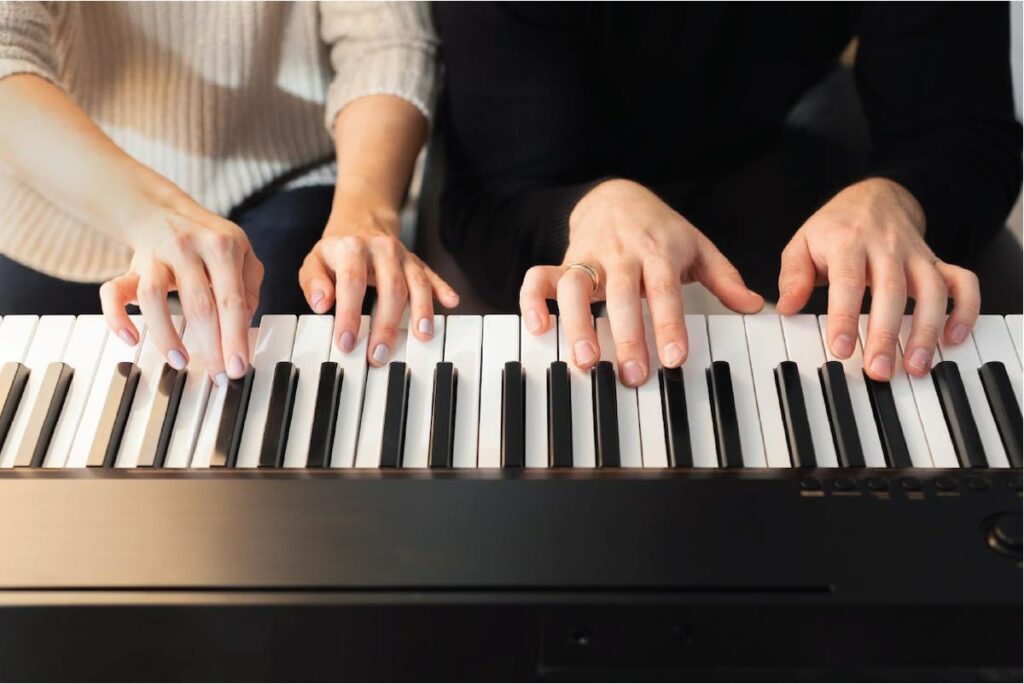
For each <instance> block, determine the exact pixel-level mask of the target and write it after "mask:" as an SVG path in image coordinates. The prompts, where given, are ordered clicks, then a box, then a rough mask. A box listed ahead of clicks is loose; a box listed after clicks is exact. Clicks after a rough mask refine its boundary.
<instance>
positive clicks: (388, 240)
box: [371, 235, 403, 258]
mask: <svg viewBox="0 0 1024 684" xmlns="http://www.w3.org/2000/svg"><path fill="white" fill-rule="evenodd" d="M371 245H372V247H373V250H374V251H375V252H377V253H378V254H381V255H383V256H385V257H388V258H397V257H398V256H399V255H400V254H401V253H402V249H403V248H402V243H401V242H399V240H398V238H396V237H393V236H391V235H378V236H376V237H373V238H371Z"/></svg>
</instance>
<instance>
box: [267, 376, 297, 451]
mask: <svg viewBox="0 0 1024 684" xmlns="http://www.w3.org/2000/svg"><path fill="white" fill-rule="evenodd" d="M298 383H299V369H298V368H296V367H295V364H293V363H291V362H290V361H278V362H277V363H276V364H274V377H273V379H272V380H271V382H270V405H269V406H268V407H267V422H266V424H265V425H264V426H263V442H262V444H261V446H260V462H259V467H260V468H280V467H281V466H283V465H284V450H285V447H286V446H287V445H288V428H289V427H291V424H292V407H293V406H294V405H295V387H296V385H298Z"/></svg>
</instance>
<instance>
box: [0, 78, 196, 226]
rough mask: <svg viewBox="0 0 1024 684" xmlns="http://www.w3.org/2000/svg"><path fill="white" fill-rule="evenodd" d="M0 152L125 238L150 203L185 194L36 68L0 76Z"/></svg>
mask: <svg viewBox="0 0 1024 684" xmlns="http://www.w3.org/2000/svg"><path fill="white" fill-rule="evenodd" d="M0 159H2V160H3V161H4V162H5V163H6V164H7V165H8V166H9V167H10V168H11V169H12V170H13V171H14V173H15V174H16V175H17V176H18V177H19V178H20V179H21V180H23V181H24V182H25V183H27V184H28V185H30V186H31V187H32V188H33V189H35V190H36V191H37V192H39V193H40V194H41V195H43V196H44V197H46V198H47V199H48V200H50V201H51V202H52V203H54V204H55V205H57V206H59V207H60V208H62V209H63V210H64V211H66V212H68V213H69V214H71V215H72V216H75V217H76V218H78V219H79V220H81V221H82V222H84V223H86V224H87V225H89V226H92V227H94V228H95V229H97V230H100V231H102V232H104V233H106V234H107V235H109V236H111V237H113V238H114V239H116V240H118V241H121V242H125V243H128V242H129V240H128V235H127V233H126V231H127V230H129V227H130V226H131V224H132V223H133V221H134V220H135V218H136V217H138V216H140V215H141V213H142V212H144V211H145V209H146V207H147V206H152V204H154V203H167V202H170V201H173V199H174V198H175V197H177V196H179V195H181V194H182V193H181V190H179V189H178V188H177V187H176V186H174V184H173V183H171V182H170V181H168V180H167V179H165V178H163V177H162V176H160V175H159V174H158V173H156V172H155V171H153V170H152V169H149V168H148V167H146V166H145V165H143V164H141V163H139V162H138V161H136V160H135V159H133V158H132V157H131V156H130V155H128V154H127V153H126V152H124V150H122V149H120V148H119V147H118V146H117V145H116V144H115V143H114V142H113V141H112V140H111V139H110V138H109V137H107V135H106V134H104V133H103V131H102V130H100V128H99V127H98V126H97V125H96V124H95V123H94V122H93V121H92V120H91V119H90V118H89V116H88V115H87V114H86V113H85V112H84V111H83V110H82V109H81V108H80V107H79V106H78V105H77V104H75V102H74V101H73V100H72V99H71V98H70V97H68V96H67V95H65V94H64V93H63V92H61V90H60V89H59V88H57V87H55V86H54V85H53V84H51V83H49V82H48V81H46V80H45V79H43V78H40V77H38V76H34V75H27V74H26V75H15V76H11V77H9V78H5V79H3V80H0Z"/></svg>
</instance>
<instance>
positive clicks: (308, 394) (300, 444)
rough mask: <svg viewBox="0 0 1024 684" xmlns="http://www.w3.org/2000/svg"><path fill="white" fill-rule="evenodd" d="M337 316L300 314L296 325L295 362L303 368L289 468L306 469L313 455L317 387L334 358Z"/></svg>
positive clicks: (294, 407)
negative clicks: (324, 367)
mask: <svg viewBox="0 0 1024 684" xmlns="http://www.w3.org/2000/svg"><path fill="white" fill-rule="evenodd" d="M333 334H334V316H318V315H316V314H307V315H305V316H299V322H298V325H296V326H295V346H294V347H293V348H292V359H291V360H292V364H294V365H295V368H296V369H297V370H298V371H299V380H298V382H297V383H296V385H295V403H294V404H292V421H291V424H290V427H289V428H288V446H287V447H285V451H284V467H285V468H305V467H306V460H307V459H308V458H309V438H310V433H311V432H312V431H313V413H314V411H315V410H316V390H317V387H318V386H319V384H320V366H321V365H323V363H324V362H325V361H327V359H328V358H329V357H330V354H331V336H332V335H333Z"/></svg>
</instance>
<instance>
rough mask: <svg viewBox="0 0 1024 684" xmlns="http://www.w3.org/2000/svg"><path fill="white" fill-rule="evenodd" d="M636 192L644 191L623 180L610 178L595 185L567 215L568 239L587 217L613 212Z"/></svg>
mask: <svg viewBox="0 0 1024 684" xmlns="http://www.w3.org/2000/svg"><path fill="white" fill-rule="evenodd" d="M638 190H639V191H644V190H645V188H644V187H643V186H642V185H640V184H639V183H636V182H634V181H631V180H626V179H625V178H611V179H609V180H606V181H601V182H600V183H598V184H597V185H595V186H594V187H593V188H591V189H590V191H589V192H588V193H587V194H585V195H584V196H583V197H581V198H580V200H579V201H578V202H577V203H576V206H574V207H573V209H572V211H571V212H570V213H569V238H570V239H571V238H572V235H573V232H574V231H575V230H576V229H578V228H579V226H581V225H582V224H585V223H586V222H587V219H588V217H589V216H592V215H599V214H603V213H606V212H608V211H614V210H616V209H617V208H619V207H622V206H624V205H625V204H626V203H627V202H628V201H629V198H630V197H631V196H633V195H635V194H636V192H637V191H638Z"/></svg>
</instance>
